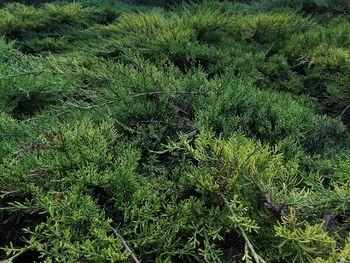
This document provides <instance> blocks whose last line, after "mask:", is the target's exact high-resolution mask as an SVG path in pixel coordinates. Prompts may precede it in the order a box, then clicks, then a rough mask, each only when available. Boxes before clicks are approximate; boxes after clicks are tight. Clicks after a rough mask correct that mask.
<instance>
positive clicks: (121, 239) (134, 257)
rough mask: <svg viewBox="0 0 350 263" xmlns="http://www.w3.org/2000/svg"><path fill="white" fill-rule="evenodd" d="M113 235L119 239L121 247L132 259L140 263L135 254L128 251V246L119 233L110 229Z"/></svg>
mask: <svg viewBox="0 0 350 263" xmlns="http://www.w3.org/2000/svg"><path fill="white" fill-rule="evenodd" d="M111 229H112V231H113V233H114V234H115V235H116V236H117V237H118V238H119V239H120V241H121V242H122V244H123V247H124V248H125V249H126V250H127V251H128V252H129V253H130V255H131V257H132V259H133V260H134V261H135V262H136V263H141V261H140V260H138V259H137V257H136V255H135V253H134V252H133V251H132V250H131V249H130V247H129V246H128V244H127V243H126V241H125V239H124V238H123V237H122V236H121V235H120V234H119V232H118V231H117V229H115V228H113V227H111Z"/></svg>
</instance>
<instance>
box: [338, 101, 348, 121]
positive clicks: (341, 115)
mask: <svg viewBox="0 0 350 263" xmlns="http://www.w3.org/2000/svg"><path fill="white" fill-rule="evenodd" d="M348 109H350V104H349V105H348V106H347V107H346V108H345V109H344V110H343V111H342V113H341V114H340V115H339V118H340V119H341V118H342V117H343V116H344V114H345V113H346V112H347V111H348Z"/></svg>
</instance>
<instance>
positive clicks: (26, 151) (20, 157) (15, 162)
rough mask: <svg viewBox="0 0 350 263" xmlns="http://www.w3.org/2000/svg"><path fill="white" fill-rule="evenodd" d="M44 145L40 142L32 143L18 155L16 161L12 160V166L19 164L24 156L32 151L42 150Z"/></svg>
mask: <svg viewBox="0 0 350 263" xmlns="http://www.w3.org/2000/svg"><path fill="white" fill-rule="evenodd" d="M41 148H43V145H42V144H41V143H40V142H38V141H32V142H31V143H29V144H27V145H25V146H24V147H23V148H22V149H21V150H20V151H19V152H18V154H17V155H16V157H15V158H14V159H12V161H11V163H10V165H15V164H17V163H18V162H19V161H20V160H21V159H22V158H23V157H24V156H26V155H27V154H28V153H29V152H30V151H31V150H34V149H41Z"/></svg>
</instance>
